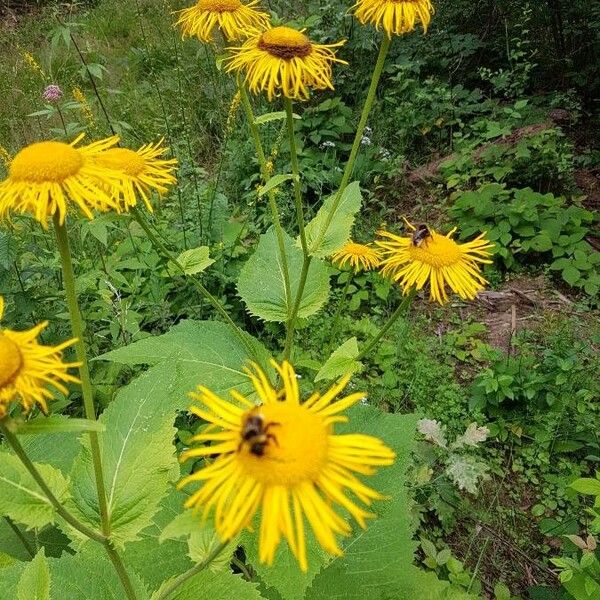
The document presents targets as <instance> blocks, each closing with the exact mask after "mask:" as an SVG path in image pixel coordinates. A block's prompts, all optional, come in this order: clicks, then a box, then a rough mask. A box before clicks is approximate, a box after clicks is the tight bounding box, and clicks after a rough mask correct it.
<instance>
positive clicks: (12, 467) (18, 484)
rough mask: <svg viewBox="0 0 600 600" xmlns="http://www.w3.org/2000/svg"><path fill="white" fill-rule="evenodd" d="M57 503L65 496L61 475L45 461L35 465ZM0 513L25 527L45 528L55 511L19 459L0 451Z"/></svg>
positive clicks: (51, 520) (66, 484)
mask: <svg viewBox="0 0 600 600" xmlns="http://www.w3.org/2000/svg"><path fill="white" fill-rule="evenodd" d="M35 466H36V467H37V469H38V470H39V472H40V474H41V475H42V477H43V478H44V480H45V481H46V483H47V484H48V487H49V488H50V489H51V490H52V493H53V494H54V495H55V496H56V498H57V499H58V501H59V502H64V501H65V500H66V499H67V497H68V495H69V492H68V487H69V484H68V481H67V479H66V478H65V477H64V475H63V474H62V473H61V472H60V471H59V470H57V469H55V468H54V467H51V466H50V465H47V464H39V463H36V465H35ZM0 514H1V515H3V516H6V517H10V518H11V519H13V520H14V521H17V522H18V523H22V524H23V525H26V526H27V528H33V527H37V528H40V527H44V525H48V524H49V523H53V522H54V518H55V510H54V507H53V506H52V504H50V501H49V500H48V499H47V498H46V496H45V495H44V492H42V490H41V489H40V487H39V486H38V484H37V483H36V482H35V481H34V479H33V478H32V477H31V475H30V474H29V472H28V471H27V469H25V467H24V466H23V464H22V463H21V461H20V460H19V459H18V458H17V457H16V456H14V455H13V454H9V453H8V452H5V451H0Z"/></svg>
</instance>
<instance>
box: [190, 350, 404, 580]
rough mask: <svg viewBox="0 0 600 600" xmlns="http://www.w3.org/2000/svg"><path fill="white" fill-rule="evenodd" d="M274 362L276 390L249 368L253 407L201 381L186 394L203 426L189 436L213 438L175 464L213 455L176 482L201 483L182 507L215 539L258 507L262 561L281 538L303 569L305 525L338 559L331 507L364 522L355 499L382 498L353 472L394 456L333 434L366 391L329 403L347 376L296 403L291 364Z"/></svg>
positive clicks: (371, 440) (342, 523) (233, 531)
mask: <svg viewBox="0 0 600 600" xmlns="http://www.w3.org/2000/svg"><path fill="white" fill-rule="evenodd" d="M272 365H273V367H274V368H275V369H277V371H278V374H279V377H280V379H281V381H282V385H281V388H280V389H277V390H276V389H274V388H273V387H272V386H271V384H270V382H269V381H268V379H267V376H266V375H265V373H264V372H263V371H262V370H261V369H260V368H259V367H258V366H257V365H254V367H253V370H252V371H248V375H249V377H250V379H251V381H252V383H253V385H254V388H255V390H256V393H257V394H258V397H259V398H260V401H261V404H259V405H258V406H256V405H254V403H253V402H251V401H249V400H248V399H246V398H244V397H243V396H242V395H241V394H239V393H237V392H232V393H231V395H232V398H233V401H229V400H224V399H223V398H220V397H218V396H217V395H215V394H213V393H212V392H211V391H210V390H208V389H207V388H204V387H199V388H198V390H197V392H196V393H193V394H192V395H191V396H192V398H194V399H195V400H197V401H198V403H199V404H198V405H196V406H192V407H191V408H190V410H191V412H192V413H194V414H195V415H197V416H199V417H200V418H202V419H204V420H205V421H207V422H208V423H209V427H208V428H207V429H206V430H205V432H204V433H201V434H200V435H197V436H195V437H194V441H195V442H202V443H206V442H211V444H209V445H202V446H199V447H194V448H191V449H189V450H187V451H186V452H184V453H183V454H182V455H181V460H186V459H188V458H198V457H207V456H216V458H215V459H214V460H211V461H210V463H206V465H205V466H204V467H203V468H201V469H200V470H199V471H196V472H195V473H192V474H191V475H189V476H188V477H186V478H184V479H183V480H182V481H181V483H180V487H182V486H185V485H188V484H190V483H196V482H199V483H200V488H199V489H198V490H196V491H195V492H193V493H192V494H191V496H190V497H189V499H188V500H187V502H186V506H187V507H188V508H190V507H193V508H196V509H202V512H203V517H204V518H207V517H208V515H209V514H212V515H213V518H214V521H215V529H216V531H217V533H218V534H219V536H220V538H221V539H222V540H223V541H226V540H230V539H232V538H233V537H235V536H236V535H237V534H238V533H239V532H240V531H241V530H242V529H243V528H244V527H249V526H250V525H251V522H252V520H253V517H254V516H255V514H256V513H257V512H259V511H260V513H261V521H260V533H259V558H260V560H261V562H264V563H267V564H272V562H273V559H274V557H275V551H276V549H277V547H278V545H279V542H280V541H281V538H282V537H284V538H286V540H287V542H288V545H289V547H290V549H291V550H292V552H293V553H294V555H295V556H296V558H297V560H298V563H299V564H300V568H301V569H302V570H303V571H307V569H308V563H307V558H306V541H305V532H304V525H305V521H308V523H309V525H310V527H311V528H312V530H313V532H314V534H315V537H316V539H317V540H318V542H319V543H320V545H321V546H322V547H323V548H324V549H325V550H326V551H327V552H329V553H330V554H332V555H335V556H339V555H341V554H342V550H341V548H340V546H339V544H338V541H337V536H338V535H342V536H348V535H350V532H351V528H350V525H349V524H348V522H347V521H346V520H345V518H343V517H342V516H341V515H340V514H339V512H338V511H337V510H336V508H335V507H336V505H338V506H340V507H341V508H343V509H344V510H345V511H347V513H349V514H350V515H351V516H352V517H353V518H354V519H355V520H356V522H357V523H358V524H359V525H360V526H361V527H363V528H365V527H366V519H367V518H371V517H373V516H374V515H373V514H372V513H370V512H368V511H367V510H365V508H363V507H362V506H360V504H359V501H360V502H362V503H363V504H365V505H367V506H369V505H370V504H371V503H372V501H373V500H378V499H381V498H382V496H381V495H380V494H379V493H378V492H377V491H375V490H373V489H371V488H370V487H368V486H366V485H365V484H364V483H363V482H362V481H360V480H359V479H358V477H356V475H355V473H359V474H361V475H371V474H372V473H374V472H375V468H376V467H380V466H386V465H391V464H392V463H393V462H394V458H395V454H394V452H393V451H392V450H390V449H389V448H388V447H387V446H386V445H385V444H384V443H383V442H382V441H381V440H380V439H378V438H376V437H372V436H369V435H362V434H351V435H336V434H335V433H334V425H335V423H339V422H344V421H347V418H346V417H344V416H342V415H341V414H340V413H342V412H343V411H344V410H346V409H347V408H348V407H350V406H352V405H353V404H355V403H356V402H358V401H359V400H360V399H361V398H363V396H364V395H363V394H362V393H354V394H351V395H349V396H346V397H344V398H340V399H337V396H338V395H339V394H340V393H341V392H342V391H343V390H344V388H345V387H346V385H347V384H348V381H349V379H350V378H349V377H345V378H344V379H342V381H340V382H339V383H337V384H336V385H334V386H333V387H332V388H331V389H330V390H329V391H327V392H326V393H325V394H324V395H320V394H318V393H315V394H313V395H312V396H310V398H308V399H307V400H306V401H304V402H303V401H302V400H301V398H300V391H299V388H298V379H297V377H296V373H295V372H294V369H293V367H292V366H291V365H290V364H289V363H287V362H284V363H283V364H281V365H279V364H277V363H276V362H275V361H272Z"/></svg>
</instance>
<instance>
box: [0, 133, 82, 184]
mask: <svg viewBox="0 0 600 600" xmlns="http://www.w3.org/2000/svg"><path fill="white" fill-rule="evenodd" d="M83 164H84V159H83V157H82V156H81V153H80V152H78V151H77V150H75V148H73V147H72V146H69V144H64V143H63V142H38V143H36V144H31V145H30V146H27V147H26V148H23V150H21V151H20V152H19V153H18V154H17V155H16V156H15V158H14V160H13V161H12V163H11V165H10V177H11V179H13V180H15V181H26V182H30V183H45V182H51V183H62V182H63V181H64V180H65V179H67V178H68V177H71V176H73V175H77V173H79V171H80V170H81V167H83Z"/></svg>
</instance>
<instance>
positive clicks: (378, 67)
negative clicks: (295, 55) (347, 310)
mask: <svg viewBox="0 0 600 600" xmlns="http://www.w3.org/2000/svg"><path fill="white" fill-rule="evenodd" d="M391 42H392V39H391V37H388V36H387V35H385V34H384V37H383V41H382V42H381V47H380V48H379V56H378V57H377V63H376V64H375V69H374V71H373V75H372V77H371V85H370V86H369V91H368V93H367V99H366V100H365V105H364V106H363V110H362V114H361V116H360V121H359V122H358V128H357V129H356V135H355V136H354V143H353V144H352V150H351V151H350V157H349V158H348V162H347V163H346V168H345V169H344V174H343V176H342V182H341V183H340V187H339V189H338V191H337V193H336V195H335V198H334V200H333V204H332V205H331V210H330V211H329V213H328V215H327V219H326V220H325V223H324V224H323V226H322V227H321V230H320V231H319V235H318V236H317V237H316V238H315V241H314V244H312V247H311V253H312V252H314V251H315V250H316V249H317V248H318V247H319V246H320V245H321V243H322V242H323V238H324V237H325V234H326V233H327V230H328V229H329V226H330V225H331V221H332V220H333V217H334V216H335V213H336V211H337V209H338V208H339V205H340V202H341V201H342V195H343V193H344V190H345V189H346V186H347V185H348V183H349V181H350V177H352V173H353V171H354V165H355V163H356V157H357V156H358V151H359V150H360V145H361V141H362V138H363V134H364V132H365V128H366V126H367V121H368V119H369V115H370V114H371V109H372V108H373V104H374V103H375V97H376V95H377V86H378V84H379V80H380V79H381V74H382V73H383V66H384V64H385V59H386V57H387V55H388V52H389V50H390V45H391Z"/></svg>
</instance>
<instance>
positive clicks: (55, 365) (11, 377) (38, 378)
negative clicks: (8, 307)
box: [0, 296, 79, 418]
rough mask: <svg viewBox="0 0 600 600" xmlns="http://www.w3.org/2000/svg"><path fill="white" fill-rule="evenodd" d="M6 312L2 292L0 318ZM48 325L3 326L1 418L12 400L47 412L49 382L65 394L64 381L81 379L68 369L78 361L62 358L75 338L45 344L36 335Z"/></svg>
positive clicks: (0, 339)
mask: <svg viewBox="0 0 600 600" xmlns="http://www.w3.org/2000/svg"><path fill="white" fill-rule="evenodd" d="M3 314H4V299H3V298H2V297H1V296H0V319H2V316H3ZM46 326H47V323H41V324H40V325H37V326H36V327H34V328H33V329H30V330H29V331H11V330H10V329H2V328H0V418H2V417H4V416H5V415H6V413H7V409H8V405H9V404H10V403H11V402H13V401H18V402H20V403H21V405H22V406H23V409H24V410H25V412H28V411H30V410H31V408H32V407H33V406H34V405H35V404H37V405H38V406H39V407H40V408H41V409H42V411H44V413H46V412H48V406H47V404H46V401H47V400H49V399H51V398H52V396H53V394H52V392H51V391H50V390H49V389H48V387H47V386H48V385H50V386H52V387H54V388H56V389H57V390H59V391H61V392H62V393H63V394H66V393H67V389H66V388H65V386H64V384H65V383H69V382H71V383H79V380H78V379H77V378H76V377H74V376H73V375H69V373H68V370H69V369H70V368H71V367H77V366H79V365H78V364H76V363H63V362H62V351H63V350H64V349H65V348H67V347H68V346H70V345H71V344H73V343H74V342H75V340H70V341H68V342H64V343H63V344H60V345H59V346H42V345H40V344H38V342H37V337H38V336H39V334H40V332H41V331H42V330H43V329H45V327H46Z"/></svg>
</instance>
